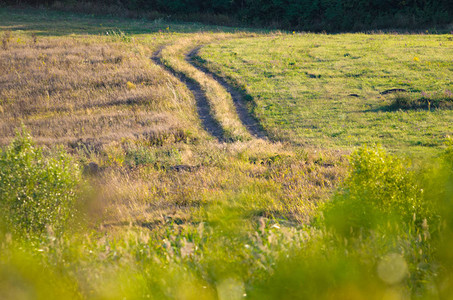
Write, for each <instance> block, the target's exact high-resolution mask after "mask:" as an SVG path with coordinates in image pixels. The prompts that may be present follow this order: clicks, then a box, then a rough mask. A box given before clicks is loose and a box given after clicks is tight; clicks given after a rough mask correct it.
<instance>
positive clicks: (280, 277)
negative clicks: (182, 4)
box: [0, 8, 453, 299]
mask: <svg viewBox="0 0 453 300" xmlns="http://www.w3.org/2000/svg"><path fill="white" fill-rule="evenodd" d="M0 20H1V21H0V43H1V44H0V117H1V118H0V132H1V134H0V144H1V150H0V209H1V210H2V212H4V213H2V216H1V217H0V298H2V299H3V298H5V299H148V298H150V299H243V298H246V299H276V298H283V299H332V298H335V299H383V298H385V299H408V298H417V299H439V298H442V299H449V297H450V298H451V296H450V295H451V291H452V290H453V285H452V284H451V282H449V281H448V280H447V278H449V276H451V274H453V271H452V270H451V268H450V265H449V262H450V261H451V259H452V257H451V254H450V251H449V249H451V246H452V245H451V242H450V241H451V240H452V239H451V237H452V236H453V234H452V232H453V229H452V228H453V226H452V225H451V224H452V222H451V220H452V216H453V211H452V209H451V187H452V181H451V178H453V175H452V172H451V170H452V168H451V166H452V161H453V155H452V153H453V150H452V147H453V142H452V140H451V139H450V138H449V137H448V135H449V134H451V125H450V123H451V122H450V120H451V117H452V113H451V111H450V110H449V109H448V107H449V101H450V100H451V95H450V94H448V91H449V89H450V86H451V80H449V76H450V75H451V73H453V70H452V62H451V56H452V55H451V54H453V53H452V48H453V47H452V46H453V45H452V41H451V37H450V36H447V35H441V36H434V35H387V34H377V35H376V34H373V35H365V34H356V35H350V34H345V35H307V34H304V35H302V34H284V33H280V32H273V33H268V32H263V31H252V30H250V29H236V28H226V27H213V26H204V25H202V24H195V23H171V22H166V21H165V20H162V19H158V20H152V21H149V20H132V19H119V18H117V19H115V18H107V17H97V16H93V15H82V14H72V13H67V12H66V13H63V12H56V11H50V10H23V9H9V8H0ZM365 41H366V43H365ZM405 44H406V45H405ZM196 50H199V52H198V53H199V54H196V53H197V51H196ZM405 51H406V52H405ZM193 55H199V57H196V58H195V59H194V60H193V59H192V56H193ZM415 58H416V59H415ZM395 62H398V63H395ZM197 65H202V66H203V68H209V70H212V71H213V72H215V73H217V74H220V76H224V77H225V78H227V81H228V82H230V83H231V84H233V85H234V86H236V87H237V88H238V89H239V90H240V91H241V92H242V94H243V95H242V96H243V98H244V99H245V100H247V99H248V100H249V101H248V102H247V103H246V104H247V105H246V107H248V108H249V109H250V114H251V115H250V116H249V118H250V119H253V118H256V119H257V124H254V126H255V125H261V126H262V127H263V129H264V130H265V132H266V133H267V135H268V136H267V137H262V136H258V135H256V134H253V132H251V131H250V124H247V122H244V121H243V120H244V118H243V116H242V115H241V113H242V114H243V113H244V110H242V112H241V109H239V108H238V103H239V102H241V101H244V99H242V100H241V99H239V100H238V99H237V98H238V96H237V95H236V94H234V93H230V92H228V89H226V88H225V84H224V83H223V82H222V81H219V79H218V78H217V77H215V76H211V75H210V74H209V72H206V70H205V69H203V68H200V67H199V66H197ZM450 77H451V76H450ZM391 88H404V89H406V90H408V91H409V93H410V96H409V95H407V94H399V95H398V97H396V98H395V99H396V100H395V99H392V98H391V96H383V95H380V94H379V93H380V92H383V91H385V90H387V89H391ZM422 92H423V94H422ZM435 92H436V93H437V94H436V95H434V93H435ZM351 94H357V96H350V95H351ZM411 97H412V98H411ZM425 98H426V99H429V100H430V101H431V100H432V103H433V105H432V107H431V106H430V107H429V109H428V108H425V107H424V106H423V105H425V104H426V101H425V100H423V99H425ZM412 100H414V101H412ZM424 101H425V102H424ZM430 103H431V102H430ZM201 106H204V107H201ZM408 107H409V108H410V109H408ZM412 107H415V108H416V109H413V108H412ZM420 108H421V109H420ZM252 125H253V124H252ZM214 127H215V128H214ZM421 132H422V133H421ZM375 142H381V143H382V144H383V145H384V146H385V147H386V148H387V149H391V150H395V149H396V150H403V151H406V150H408V151H410V152H411V153H412V152H421V153H429V154H430V158H429V159H426V160H425V161H420V160H416V161H415V162H411V161H410V160H409V159H407V157H397V156H395V155H391V154H388V153H387V152H386V151H385V150H383V149H381V148H375V147H371V148H366V147H361V148H357V147H356V146H359V145H361V144H363V143H369V144H371V143H375ZM351 153H352V154H351ZM433 153H437V154H438V155H437V156H436V157H432V154H433ZM348 155H350V156H348Z"/></svg>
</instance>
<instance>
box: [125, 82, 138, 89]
mask: <svg viewBox="0 0 453 300" xmlns="http://www.w3.org/2000/svg"><path fill="white" fill-rule="evenodd" d="M126 87H127V89H128V90H133V89H135V88H136V86H135V84H133V83H132V82H130V81H128V82H126Z"/></svg>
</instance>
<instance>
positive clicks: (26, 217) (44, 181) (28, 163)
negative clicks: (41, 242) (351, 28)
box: [0, 129, 81, 235]
mask: <svg viewBox="0 0 453 300" xmlns="http://www.w3.org/2000/svg"><path fill="white" fill-rule="evenodd" d="M80 180H81V173H80V170H79V167H78V165H77V164H75V163H74V161H73V160H72V159H71V158H70V157H69V156H68V155H67V154H66V153H65V152H64V151H63V150H59V151H55V152H53V153H52V154H49V155H45V154H44V153H43V150H42V149H41V148H38V147H35V146H34V145H33V141H32V138H31V136H30V134H29V133H28V132H27V131H26V130H25V129H23V130H22V132H18V134H17V136H16V138H15V139H14V140H13V141H12V143H11V144H10V145H9V146H8V147H7V148H6V149H5V150H0V207H1V210H2V217H1V220H2V222H3V224H2V225H3V226H4V227H5V228H4V229H5V230H6V231H7V232H11V233H14V234H38V235H39V234H40V233H43V232H44V231H45V230H47V228H48V227H50V228H51V229H52V230H53V231H54V232H55V233H58V232H61V231H62V230H63V228H64V226H65V224H66V223H67V221H68V220H69V219H70V218H71V217H73V214H74V205H75V201H76V197H77V187H78V186H79V183H80Z"/></svg>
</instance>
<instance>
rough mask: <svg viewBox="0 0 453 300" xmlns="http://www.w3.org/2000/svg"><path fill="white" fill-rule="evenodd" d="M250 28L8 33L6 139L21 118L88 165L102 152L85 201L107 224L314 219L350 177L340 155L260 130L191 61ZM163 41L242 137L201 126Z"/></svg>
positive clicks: (1, 63)
mask: <svg viewBox="0 0 453 300" xmlns="http://www.w3.org/2000/svg"><path fill="white" fill-rule="evenodd" d="M244 35H246V34H242V33H239V34H230V33H215V34H213V33H196V34H172V33H171V32H160V33H157V34H150V35H144V36H127V37H126V38H125V39H124V40H123V39H121V38H120V39H118V38H112V37H107V36H105V35H104V36H88V35H70V36H62V37H57V36H52V37H43V36H38V37H37V36H36V35H34V34H31V33H28V32H25V33H21V32H17V31H16V32H14V33H11V34H10V33H7V34H6V35H4V36H5V37H6V38H5V39H4V40H5V46H4V47H3V48H2V49H1V50H0V71H1V72H0V83H1V86H2V89H1V90H0V106H1V110H0V114H1V120H0V130H1V132H2V135H1V136H0V144H2V145H4V144H6V143H8V142H9V141H10V140H11V138H12V137H13V136H14V132H15V129H16V128H17V127H19V126H20V124H21V123H23V124H25V126H26V127H27V128H28V129H29V130H31V133H32V136H33V137H34V139H35V140H36V141H37V142H38V143H42V144H60V143H64V144H66V145H69V146H71V147H74V148H76V150H75V151H74V152H73V153H74V154H76V156H77V157H78V159H79V160H80V161H81V163H82V164H83V165H87V164H88V163H90V162H95V163H96V164H97V166H99V172H96V174H95V176H92V177H91V179H90V180H91V182H92V184H93V186H94V187H95V190H96V195H94V196H93V199H92V201H91V204H90V209H89V210H90V211H91V212H92V214H93V215H94V216H95V220H96V222H97V223H98V224H102V227H104V228H106V229H107V230H108V231H109V232H112V231H115V230H116V229H118V228H121V227H122V226H124V225H127V226H128V225H129V224H132V225H133V226H140V227H146V228H150V229H152V230H159V226H157V225H159V224H163V223H168V222H176V223H178V224H180V223H181V224H190V223H192V222H198V221H200V220H202V219H203V218H204V217H203V214H204V213H205V212H206V211H207V210H209V209H212V208H213V207H223V208H221V209H231V210H237V211H240V213H241V214H243V215H244V216H245V217H247V218H250V219H252V220H253V219H259V218H263V217H264V218H271V219H272V218H276V219H279V220H281V221H282V222H289V223H290V224H300V223H307V222H309V219H310V216H311V214H312V213H313V211H314V209H315V208H316V206H317V205H318V204H319V203H320V202H323V201H324V200H325V199H327V197H328V196H329V195H330V193H331V191H332V188H333V187H334V186H336V185H337V184H338V182H339V180H340V179H341V177H342V176H343V173H344V167H343V166H344V164H343V163H342V162H341V161H340V160H341V153H333V152H329V153H323V154H315V155H312V154H309V153H308V152H304V151H302V150H301V149H297V148H295V147H293V146H289V145H286V144H280V143H270V142H267V141H263V140H260V139H253V138H252V136H251V135H250V134H249V132H248V131H247V130H246V128H245V126H244V125H243V124H242V123H241V121H240V119H239V117H238V115H237V113H236V108H235V106H234V103H233V100H232V98H231V95H230V94H229V93H228V92H227V91H226V90H225V89H224V88H223V87H222V86H221V85H220V84H219V83H218V82H217V81H216V80H215V79H214V78H212V77H211V76H210V75H208V74H206V73H204V72H202V71H200V70H199V69H197V68H195V67H194V66H192V65H191V64H190V63H189V62H187V61H186V55H187V53H189V52H190V51H191V50H192V49H194V48H196V47H197V46H200V45H204V44H207V43H211V42H214V41H219V40H222V39H229V38H240V37H243V36H244ZM162 45H166V47H165V48H164V49H163V51H162V52H161V58H162V61H163V62H164V63H165V64H166V65H167V66H169V67H170V68H171V69H173V70H174V71H175V72H178V73H183V74H184V75H185V76H187V77H188V78H190V79H191V80H193V81H196V82H198V84H199V85H200V87H201V89H202V90H203V92H204V93H205V94H206V98H207V100H208V102H209V104H210V109H211V114H212V116H213V117H214V118H215V119H216V121H217V122H218V123H219V124H220V126H221V127H222V130H223V131H224V136H225V137H226V138H227V139H229V140H230V141H231V140H235V141H236V142H234V143H218V142H216V141H215V140H212V139H211V138H209V137H208V135H207V134H206V132H205V131H204V130H202V126H201V121H200V119H199V116H198V114H197V109H196V103H195V99H194V96H193V95H192V94H191V93H190V91H189V90H188V89H187V87H186V86H185V85H184V84H182V83H181V82H180V81H179V80H177V79H176V78H175V77H174V76H172V75H171V74H170V73H169V72H167V71H166V70H164V69H162V68H161V67H160V66H157V65H155V64H154V63H153V62H152V60H151V59H150V58H151V56H152V54H153V53H154V52H155V51H156V50H157V49H159V47H161V46H162ZM193 139H197V140H198V141H199V142H195V143H191V142H190V141H191V140H193ZM180 141H183V142H184V143H180ZM323 157H324V158H323ZM326 157H327V158H326Z"/></svg>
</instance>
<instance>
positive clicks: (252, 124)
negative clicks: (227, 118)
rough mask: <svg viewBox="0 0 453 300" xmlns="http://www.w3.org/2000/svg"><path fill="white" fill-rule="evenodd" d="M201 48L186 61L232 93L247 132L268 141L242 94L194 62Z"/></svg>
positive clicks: (187, 56) (191, 53)
mask: <svg viewBox="0 0 453 300" xmlns="http://www.w3.org/2000/svg"><path fill="white" fill-rule="evenodd" d="M201 47H202V46H198V47H196V48H194V49H192V50H191V51H190V52H189V53H187V54H186V61H187V62H188V63H190V64H191V65H192V66H193V67H195V68H196V69H198V70H199V71H200V72H203V73H205V74H206V75H207V76H210V77H211V78H212V79H214V80H215V81H217V82H218V83H219V84H220V85H221V86H222V87H223V88H224V89H225V90H226V91H227V92H228V93H230V95H231V98H232V99H233V103H234V106H235V107H236V112H237V114H238V116H239V119H240V120H241V122H242V124H243V125H244V127H245V128H246V129H247V131H248V132H249V133H250V135H252V136H253V137H255V138H258V139H263V140H268V137H267V135H266V134H265V132H264V130H263V128H262V126H261V124H260V123H259V122H258V121H257V120H256V119H255V118H254V117H253V116H252V115H250V113H249V110H248V108H247V106H246V101H245V99H244V97H243V95H242V94H241V92H239V91H238V90H237V89H236V88H234V87H233V86H232V85H230V84H229V83H228V82H227V81H226V80H225V79H224V78H222V77H220V76H218V75H217V74H215V73H213V72H211V71H210V70H208V69H206V68H204V67H202V66H199V65H197V64H195V63H194V62H193V59H194V57H195V56H197V55H198V52H199V51H200V49H201Z"/></svg>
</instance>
